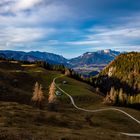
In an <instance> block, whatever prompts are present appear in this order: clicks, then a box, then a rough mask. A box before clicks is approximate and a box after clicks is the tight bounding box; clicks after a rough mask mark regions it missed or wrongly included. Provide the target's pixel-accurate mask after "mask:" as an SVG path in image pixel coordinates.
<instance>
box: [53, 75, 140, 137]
mask: <svg viewBox="0 0 140 140" xmlns="http://www.w3.org/2000/svg"><path fill="white" fill-rule="evenodd" d="M63 76H64V75H63ZM63 76H59V77H56V78H54V79H53V82H54V83H55V86H56V88H58V89H59V90H60V91H61V92H63V93H64V94H65V95H67V96H68V97H69V98H70V100H71V103H72V105H73V106H74V107H75V108H76V109H78V110H81V111H85V112H101V111H107V110H115V111H119V112H121V113H123V114H125V115H126V116H127V117H129V118H131V119H132V120H133V121H135V122H137V123H138V124H139V125H140V121H139V120H137V119H136V118H134V117H133V116H131V115H130V114H128V113H127V112H125V111H123V110H121V109H118V108H114V107H112V108H111V107H109V108H101V109H95V110H88V109H84V108H80V107H78V106H77V105H76V104H75V102H74V99H73V97H72V96H71V95H70V94H68V93H67V92H65V91H64V90H63V89H61V88H60V87H59V86H58V85H57V84H56V82H55V81H56V79H58V78H61V77H63ZM121 134H123V135H127V136H136V137H140V134H132V133H122V132H121Z"/></svg>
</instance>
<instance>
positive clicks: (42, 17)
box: [0, 0, 140, 58]
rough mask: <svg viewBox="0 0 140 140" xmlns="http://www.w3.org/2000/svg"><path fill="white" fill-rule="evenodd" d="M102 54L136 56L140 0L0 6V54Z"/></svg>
mask: <svg viewBox="0 0 140 140" xmlns="http://www.w3.org/2000/svg"><path fill="white" fill-rule="evenodd" d="M102 49H112V50H117V51H140V1H139V0H0V50H18V51H45V52H51V53H56V54H60V55H63V56H64V57H66V58H72V57H76V56H79V55H81V54H82V53H85V52H93V51H97V50H102Z"/></svg>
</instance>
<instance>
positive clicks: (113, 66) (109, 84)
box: [93, 52, 140, 104]
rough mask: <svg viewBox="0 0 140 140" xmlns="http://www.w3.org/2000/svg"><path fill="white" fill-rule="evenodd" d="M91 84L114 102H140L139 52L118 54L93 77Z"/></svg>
mask: <svg viewBox="0 0 140 140" xmlns="http://www.w3.org/2000/svg"><path fill="white" fill-rule="evenodd" d="M93 84H94V86H96V87H98V88H99V89H100V90H101V91H102V92H103V93H105V94H108V96H109V98H110V99H111V100H112V102H114V103H115V104H137V103H140V53H136V52H131V53H127V54H121V55H119V56H118V57H117V58H116V59H115V60H114V61H112V62H111V63H110V64H109V65H108V66H107V67H106V68H105V69H104V70H103V71H102V72H101V73H100V74H99V75H98V76H96V77H95V78H93ZM110 94H111V95H110ZM120 100H121V101H120ZM110 102H111V101H110Z"/></svg>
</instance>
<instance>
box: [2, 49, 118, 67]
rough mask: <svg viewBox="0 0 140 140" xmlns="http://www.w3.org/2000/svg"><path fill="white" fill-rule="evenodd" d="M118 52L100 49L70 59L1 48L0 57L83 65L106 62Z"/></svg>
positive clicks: (36, 52) (71, 65)
mask: <svg viewBox="0 0 140 140" xmlns="http://www.w3.org/2000/svg"><path fill="white" fill-rule="evenodd" d="M119 54H120V52H118V51H112V50H110V49H108V50H100V51H97V52H86V53H84V54H83V55H81V56H79V57H76V58H72V59H70V60H68V59H66V58H64V57H63V56H61V55H57V54H53V53H48V52H39V51H30V52H23V51H10V50H1V51H0V57H4V58H9V59H11V58H13V59H15V60H24V61H36V60H41V61H47V62H49V63H52V64H64V65H67V66H70V67H77V66H81V67H82V66H84V65H94V64H95V65H96V64H108V63H109V62H111V61H112V60H114V58H115V57H116V56H118V55H119Z"/></svg>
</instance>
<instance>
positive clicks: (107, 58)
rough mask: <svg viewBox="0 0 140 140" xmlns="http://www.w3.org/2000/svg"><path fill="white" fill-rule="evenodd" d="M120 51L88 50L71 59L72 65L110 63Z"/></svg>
mask: <svg viewBox="0 0 140 140" xmlns="http://www.w3.org/2000/svg"><path fill="white" fill-rule="evenodd" d="M119 54H120V52H118V51H112V50H110V49H108V50H100V51H97V52H86V53H84V54H83V55H81V56H79V57H76V58H73V59H71V60H70V64H71V65H72V66H74V67H75V66H79V65H92V64H108V63H109V62H111V61H112V60H114V59H115V57H116V56H118V55H119Z"/></svg>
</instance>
